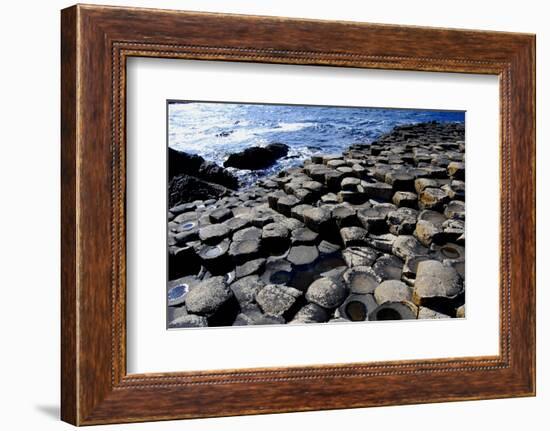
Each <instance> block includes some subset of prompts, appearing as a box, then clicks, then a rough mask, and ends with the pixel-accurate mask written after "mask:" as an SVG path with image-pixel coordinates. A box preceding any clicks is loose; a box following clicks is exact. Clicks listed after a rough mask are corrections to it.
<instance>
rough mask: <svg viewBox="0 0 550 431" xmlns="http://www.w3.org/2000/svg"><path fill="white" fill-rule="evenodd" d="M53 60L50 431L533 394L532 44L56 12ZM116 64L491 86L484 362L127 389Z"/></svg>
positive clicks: (158, 378)
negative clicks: (54, 305)
mask: <svg viewBox="0 0 550 431" xmlns="http://www.w3.org/2000/svg"><path fill="white" fill-rule="evenodd" d="M61 46H62V64H61V69H62V94H61V106H62V112H61V117H62V154H61V159H62V297H61V299H62V337H61V338H62V346H61V349H62V373H61V374H62V400H61V404H62V413H61V414H62V419H63V420H65V421H67V422H70V423H73V424H77V425H85V424H99V423H112V422H136V421H145V420H161V419H175V418H191V417H210V416H224V415H227V416H228V415H239V414H259V413H273V412H287V411H306V410H320V409H336V408H352V407H365V406H379V405H389V404H411V403H424V402H441V401H449V400H469V399H480V398H501V397H510V396H528V395H533V394H534V392H535V137H534V130H535V125H534V118H535V114H534V110H535V107H534V99H535V77H534V73H535V72H534V70H535V37H534V36H533V35H525V34H512V33H499V32H481V31H470V30H449V29H434V28H423V27H403V26H391V25H375V24H363V23H352V22H332V21H313V20H296V19H287V18H274V17H252V16H242V15H219V14H206V13H189V12H177V11H162V10H150V9H149V10H148V9H132V8H117V7H101V6H80V5H79V6H74V7H71V8H68V9H65V10H63V11H62V32H61ZM130 56H148V57H165V58H185V59H199V60H204V61H209V60H218V61H245V62H255V63H256V62H257V63H260V62H261V63H284V64H301V65H312V66H315V65H330V66H340V67H360V68H379V69H404V70H423V71H444V72H457V73H458V72H461V73H483V74H495V75H498V76H499V77H500V88H501V93H500V106H501V220H500V226H501V247H500V248H501V249H500V254H501V281H500V295H501V298H500V299H501V307H500V317H501V328H500V336H501V343H500V346H501V348H500V354H499V356H497V357H484V358H478V357H466V358H442V359H439V360H438V359H432V360H422V361H401V362H382V363H364V364H331V365H327V366H305V367H288V368H268V369H247V370H223V371H216V372H214V371H209V370H205V371H203V372H186V373H183V372H182V373H157V374H142V375H127V374H126V365H125V364H126V350H125V344H126V339H125V332H126V329H125V328H126V321H125V295H126V272H125V269H126V267H125V247H126V245H125V244H126V243H125V193H126V175H125V154H126V140H125V115H126V113H125V100H126V88H125V86H126V70H125V65H126V59H127V58H128V57H130ZM129 150H130V151H131V149H129Z"/></svg>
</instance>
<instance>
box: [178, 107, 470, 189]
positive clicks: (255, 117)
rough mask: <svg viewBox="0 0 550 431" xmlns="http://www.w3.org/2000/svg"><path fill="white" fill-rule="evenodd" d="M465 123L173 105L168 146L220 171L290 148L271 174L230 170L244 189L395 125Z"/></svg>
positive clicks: (435, 116)
mask: <svg viewBox="0 0 550 431" xmlns="http://www.w3.org/2000/svg"><path fill="white" fill-rule="evenodd" d="M464 120H465V113H464V112H463V111H442V110H439V111H436V110H424V109H422V110H420V109H394V108H391V109H389V108H362V107H360V108H358V107H334V106H304V105H270V104H247V103H242V104H241V103H216V102H173V101H171V102H170V103H169V104H168V145H169V146H170V147H171V148H174V149H177V150H180V151H185V152H187V153H191V154H198V155H200V156H202V157H204V158H205V159H206V160H209V161H212V162H215V163H217V164H218V165H220V166H223V163H224V161H225V160H226V159H227V157H228V156H229V155H230V154H232V153H235V152H239V151H242V150H244V149H245V148H248V147H251V146H265V145H268V144H270V143H273V142H281V143H283V144H286V145H288V146H289V153H288V156H287V157H285V158H283V159H280V160H278V161H277V163H276V164H275V165H273V166H272V167H270V168H269V169H266V170H263V171H255V172H251V171H245V170H236V169H233V168H230V170H231V171H232V172H234V173H235V174H236V175H237V176H238V177H239V179H240V180H241V183H242V184H243V185H247V184H252V183H253V182H254V181H256V180H257V179H258V178H261V177H263V176H266V175H270V174H273V173H276V172H278V171H280V170H281V169H285V168H289V167H292V166H297V165H300V164H301V163H303V161H304V160H306V159H307V158H309V157H311V156H312V155H313V154H319V153H321V154H340V153H342V151H344V150H345V149H346V148H347V147H349V146H350V145H352V144H358V143H370V142H372V141H374V140H375V139H376V138H378V137H379V136H380V135H382V134H384V133H387V132H389V131H391V130H392V129H393V128H394V127H395V126H398V125H403V124H416V123H422V122H427V121H438V122H460V123H464Z"/></svg>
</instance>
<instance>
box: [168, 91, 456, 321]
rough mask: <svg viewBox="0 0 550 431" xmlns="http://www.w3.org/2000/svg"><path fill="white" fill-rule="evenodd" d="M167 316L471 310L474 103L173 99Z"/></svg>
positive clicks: (425, 314)
mask: <svg viewBox="0 0 550 431" xmlns="http://www.w3.org/2000/svg"><path fill="white" fill-rule="evenodd" d="M167 129H168V131H167V145H168V156H167V163H168V177H167V201H168V208H167V210H168V224H167V255H168V267H167V272H168V283H167V286H166V296H167V327H168V328H169V329H175V328H201V327H220V326H243V325H269V324H277V325H282V324H310V323H318V324H321V323H322V324H326V323H329V324H332V323H334V324H336V323H340V322H368V321H382V320H385V321H388V320H389V321H395V320H410V319H449V318H461V317H465V285H464V269H465V248H464V247H465V204H464V202H465V182H464V181H465V133H464V131H465V113H464V112H463V111H451V110H420V109H393V108H392V109H388V108H371V107H341V106H306V105H275V104H251V103H227V102H223V103H221V102H202V101H185V100H181V101H180V100H169V101H168V102H167Z"/></svg>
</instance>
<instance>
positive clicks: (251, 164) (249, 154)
mask: <svg viewBox="0 0 550 431" xmlns="http://www.w3.org/2000/svg"><path fill="white" fill-rule="evenodd" d="M287 154H288V146H287V145H285V144H280V143H273V144H269V145H267V146H266V147H250V148H246V149H245V150H243V151H242V152H240V153H234V154H231V155H230V156H229V157H228V158H227V160H226V161H225V162H224V164H223V165H224V166H225V167H226V168H227V167H231V168H237V169H248V170H252V171H256V170H260V169H267V168H269V167H270V166H271V165H273V164H274V163H275V162H276V161H277V160H278V159H280V158H281V157H285V156H286V155H287Z"/></svg>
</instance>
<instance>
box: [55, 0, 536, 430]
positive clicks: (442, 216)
mask: <svg viewBox="0 0 550 431" xmlns="http://www.w3.org/2000/svg"><path fill="white" fill-rule="evenodd" d="M61 45H62V46H61V48H62V64H61V70H62V77H61V78H62V94H61V107H62V112H61V116H62V154H61V161H62V286H61V288H62V337H61V339H62V346H61V351H62V364H61V365H62V391H61V392H62V400H61V414H62V419H63V420H65V421H67V422H69V423H72V424H75V425H91V424H105V423H118V422H138V421H152V420H167V419H180V418H181V419H183V418H198V417H214V416H229V415H244V414H259V413H274V412H289V411H308V410H322V409H341V408H354V407H368V406H382V405H395V404H412V403H430V402H442V401H455V400H472V399H488V398H502V397H516V396H533V395H534V394H535V111H534V110H535V108H534V101H535V79H534V73H535V72H534V71H535V37H534V36H533V35H529V34H512V33H500V32H486V31H470V30H450V29H436V28H422V27H403V26H389V25H377V24H366V23H353V22H330V21H314V20H297V19H287V18H277V17H255V16H241V15H221V14H212V13H196V12H192V13H191V12H179V11H168V10H152V9H151V10H149V9H134V8H119V7H104V6H93V5H86V6H83V5H77V6H73V7H70V8H68V9H65V10H63V11H62V26H61Z"/></svg>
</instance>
